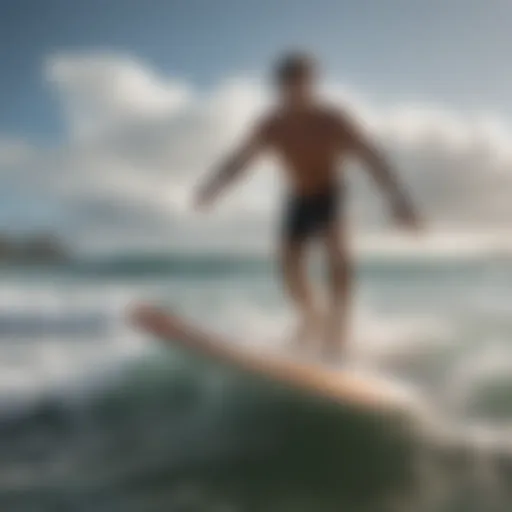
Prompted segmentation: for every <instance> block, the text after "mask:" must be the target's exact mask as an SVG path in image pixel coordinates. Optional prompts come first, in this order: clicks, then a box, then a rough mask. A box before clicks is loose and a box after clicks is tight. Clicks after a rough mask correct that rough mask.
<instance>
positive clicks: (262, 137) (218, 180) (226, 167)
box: [196, 126, 267, 207]
mask: <svg viewBox="0 0 512 512" xmlns="http://www.w3.org/2000/svg"><path fill="white" fill-rule="evenodd" d="M266 132H267V128H266V127H265V126H259V127H257V129H256V130H255V131H254V132H253V133H252V134H251V136H250V137H249V138H248V139H247V140H246V141H245V142H244V143H243V144H241V145H240V146H239V147H238V148H237V149H236V151H234V152H233V153H232V154H231V155H230V156H229V157H228V158H227V159H226V160H224V161H223V162H221V164H220V165H219V166H218V167H217V168H216V169H215V170H214V172H213V174H212V175H211V176H210V177H209V178H208V179H207V181H206V182H205V183H203V184H202V185H201V186H200V187H199V191H198V194H197V197H196V204H197V205H198V206H200V207H206V206H209V205H210V204H212V203H213V201H215V199H216V198H217V197H218V196H219V195H220V194H221V193H222V192H223V191H224V189H226V188H227V187H228V186H229V185H231V183H233V182H234V181H235V180H236V179H237V178H238V177H239V176H240V175H241V174H242V172H243V171H244V170H245V169H246V168H247V166H248V165H249V164H250V163H251V162H252V161H253V160H254V159H255V157H256V156H258V155H259V154H260V153H261V152H262V150H263V149H265V146H266V141H267V133H266Z"/></svg>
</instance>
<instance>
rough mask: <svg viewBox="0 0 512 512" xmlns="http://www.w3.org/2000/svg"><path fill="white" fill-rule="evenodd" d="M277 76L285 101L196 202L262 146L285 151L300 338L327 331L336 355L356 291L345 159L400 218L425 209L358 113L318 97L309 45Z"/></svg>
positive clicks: (286, 267)
mask: <svg viewBox="0 0 512 512" xmlns="http://www.w3.org/2000/svg"><path fill="white" fill-rule="evenodd" d="M274 79H275V84H276V86H277V88H278V92H279V102H278V105H277V106H276V107H274V108H273V109H272V111H270V112H269V113H268V114H267V115H266V116H264V118H263V119H262V120H260V121H259V122H258V123H257V124H256V126H255V127H254V129H253V131H252V133H251V134H250V135H249V137H248V139H247V140H246V141H245V142H244V143H243V144H242V145H241V146H240V147H239V148H237V150H236V151H235V152H234V153H233V154H232V155H230V156H229V157H228V158H227V159H226V160H225V161H224V162H222V163H221V165H220V166H219V167H218V168H217V169H215V172H214V173H213V175H212V176H211V177H210V178H209V179H208V180H207V181H206V183H204V184H202V186H201V187H200V188H199V191H198V195H197V198H196V199H197V205H198V207H200V208H205V207H208V206H210V205H211V204H212V203H213V202H214V200H215V199H216V198H217V197H218V196H219V194H220V193H221V192H222V191H223V190H224V189H225V188H226V187H227V186H228V185H229V184H231V183H232V182H233V181H234V180H235V179H236V178H238V177H239V176H240V175H241V173H242V171H243V170H244V169H246V168H247V166H248V164H249V163H250V162H252V161H253V160H254V158H255V157H256V156H258V155H259V154H260V153H262V152H263V151H266V150H272V151H273V152H274V153H275V154H276V155H277V156H278V157H279V159H280V162H281V164H282V168H283V170H284V172H285V174H286V177H287V182H288V185H289V192H288V199H287V202H286V205H285V213H284V219H283V225H282V236H281V256H280V260H281V268H282V273H283V278H284V284H285V288H286V290H287V292H288V293H289V295H290V298H291V299H292V301H293V302H294V304H295V306H296V307H297V309H298V312H299V315H300V322H301V323H300V327H299V332H298V336H297V341H299V342H300V343H303V342H304V341H305V340H308V339H312V338H313V339H314V338H315V337H317V336H318V335H320V339H321V340H322V341H323V343H324V348H325V350H326V352H327V354H329V355H331V354H332V355H336V353H337V352H338V351H339V350H340V348H341V347H342V345H343V343H344V342H345V340H346V337H347V333H348V320H349V313H350V302H351V298H352V286H351V282H352V268H351V261H350V257H349V252H348V250H347V249H348V247H347V238H348V237H347V229H346V219H345V216H344V215H343V210H344V206H345V203H346V197H345V196H346V193H345V187H344V183H343V179H342V178H343V176H342V174H341V173H338V164H339V163H340V162H341V161H343V160H344V159H345V158H346V157H349V156H350V157H353V156H355V157H357V158H358V159H359V160H361V161H362V162H363V163H364V164H365V166H366V167H367V168H368V170H369V171H370V172H371V174H372V176H373V178H374V179H375V181H376V182H377V183H378V184H379V185H380V186H381V188H383V189H384V191H385V192H386V193H387V194H388V195H389V198H390V200H391V205H392V212H393V215H394V217H395V219H396V220H397V221H398V222H399V223H400V224H402V225H403V226H404V227H407V228H413V229H414V228H416V227H418V225H419V222H418V217H417V214H416V212H415V210H414V208H413V207H412V205H411V203H410V201H409V199H408V197H407V195H406V194H405V192H404V191H403V189H402V188H401V187H400V185H399V184H398V182H397V180H396V179H395V177H394V175H393V173H392V171H391V169H390V167H389V166H388V164H387V162H386V159H385V158H384V156H383V155H382V154H381V152H380V151H379V150H378V149H377V148H376V147H375V146H374V145H373V144H372V143H371V142H370V141H369V140H368V138H367V137H366V136H365V135H364V134H363V133H362V131H361V129H360V127H359V126H358V124H357V123H356V121H355V120H353V119H351V118H350V117H349V115H348V114H347V113H346V112H343V111H342V110H339V109H337V108H333V107H331V106H328V105H326V104H324V103H322V102H321V101H319V99H318V97H317V93H316V84H317V69H316V63H315V61H314V59H312V58H311V57H310V56H308V55H305V54H302V53H293V54H289V55H286V56H284V57H283V58H282V59H281V60H280V61H279V62H278V63H277V66H276V68H275V75H274ZM340 178H341V179H340ZM312 239H316V240H318V241H320V242H321V244H322V245H323V248H324V250H325V256H326V258H327V267H328V283H327V284H328V288H329V297H330V301H329V307H328V311H326V312H325V314H322V313H321V308H319V306H318V304H317V302H316V300H315V297H314V296H313V293H312V290H311V288H310V282H309V279H308V276H307V272H306V268H305V252H306V249H307V247H308V242H310V241H311V240H312Z"/></svg>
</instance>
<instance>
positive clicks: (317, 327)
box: [292, 313, 322, 348]
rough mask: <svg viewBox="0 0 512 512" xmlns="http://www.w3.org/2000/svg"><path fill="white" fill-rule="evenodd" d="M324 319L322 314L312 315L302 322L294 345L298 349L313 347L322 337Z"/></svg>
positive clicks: (296, 332) (293, 342)
mask: <svg viewBox="0 0 512 512" xmlns="http://www.w3.org/2000/svg"><path fill="white" fill-rule="evenodd" d="M321 328H322V317H321V315H320V314H318V313H315V314H310V315H308V316H304V317H303V318H302V319H301V320H300V324H299V327H298V329H297V330H296V331H295V334H294V336H293V338H292V344H293V346H294V347H297V348H305V347H307V346H308V345H312V343H314V342H315V341H316V340H318V338H319V337H320V335H321Z"/></svg>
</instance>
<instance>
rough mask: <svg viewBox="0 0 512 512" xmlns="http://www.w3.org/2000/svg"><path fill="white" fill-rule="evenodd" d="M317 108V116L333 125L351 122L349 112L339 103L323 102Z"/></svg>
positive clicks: (343, 124) (343, 125)
mask: <svg viewBox="0 0 512 512" xmlns="http://www.w3.org/2000/svg"><path fill="white" fill-rule="evenodd" d="M317 109H318V115H319V116H321V117H322V118H323V119H325V120H326V121H328V122H330V123H332V124H333V125H335V126H341V127H346V126H349V125H350V124H351V123H352V121H351V115H350V114H349V112H348V111H347V110H346V109H345V108H343V107H341V106H339V105H333V104H332V103H323V104H321V105H318V107H317Z"/></svg>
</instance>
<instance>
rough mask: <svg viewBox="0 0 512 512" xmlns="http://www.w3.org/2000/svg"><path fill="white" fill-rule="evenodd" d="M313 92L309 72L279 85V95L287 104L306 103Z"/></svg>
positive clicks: (312, 83) (312, 80)
mask: <svg viewBox="0 0 512 512" xmlns="http://www.w3.org/2000/svg"><path fill="white" fill-rule="evenodd" d="M313 92H314V77H313V73H312V72H310V71H308V72H304V73H301V74H300V75H297V76H295V77H290V78H289V79H288V80H286V81H285V82H283V83H282V84H281V95H282V97H283V99H284V100H285V101H286V102H289V103H304V102H307V101H308V100H310V99H311V97H312V96H313Z"/></svg>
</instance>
